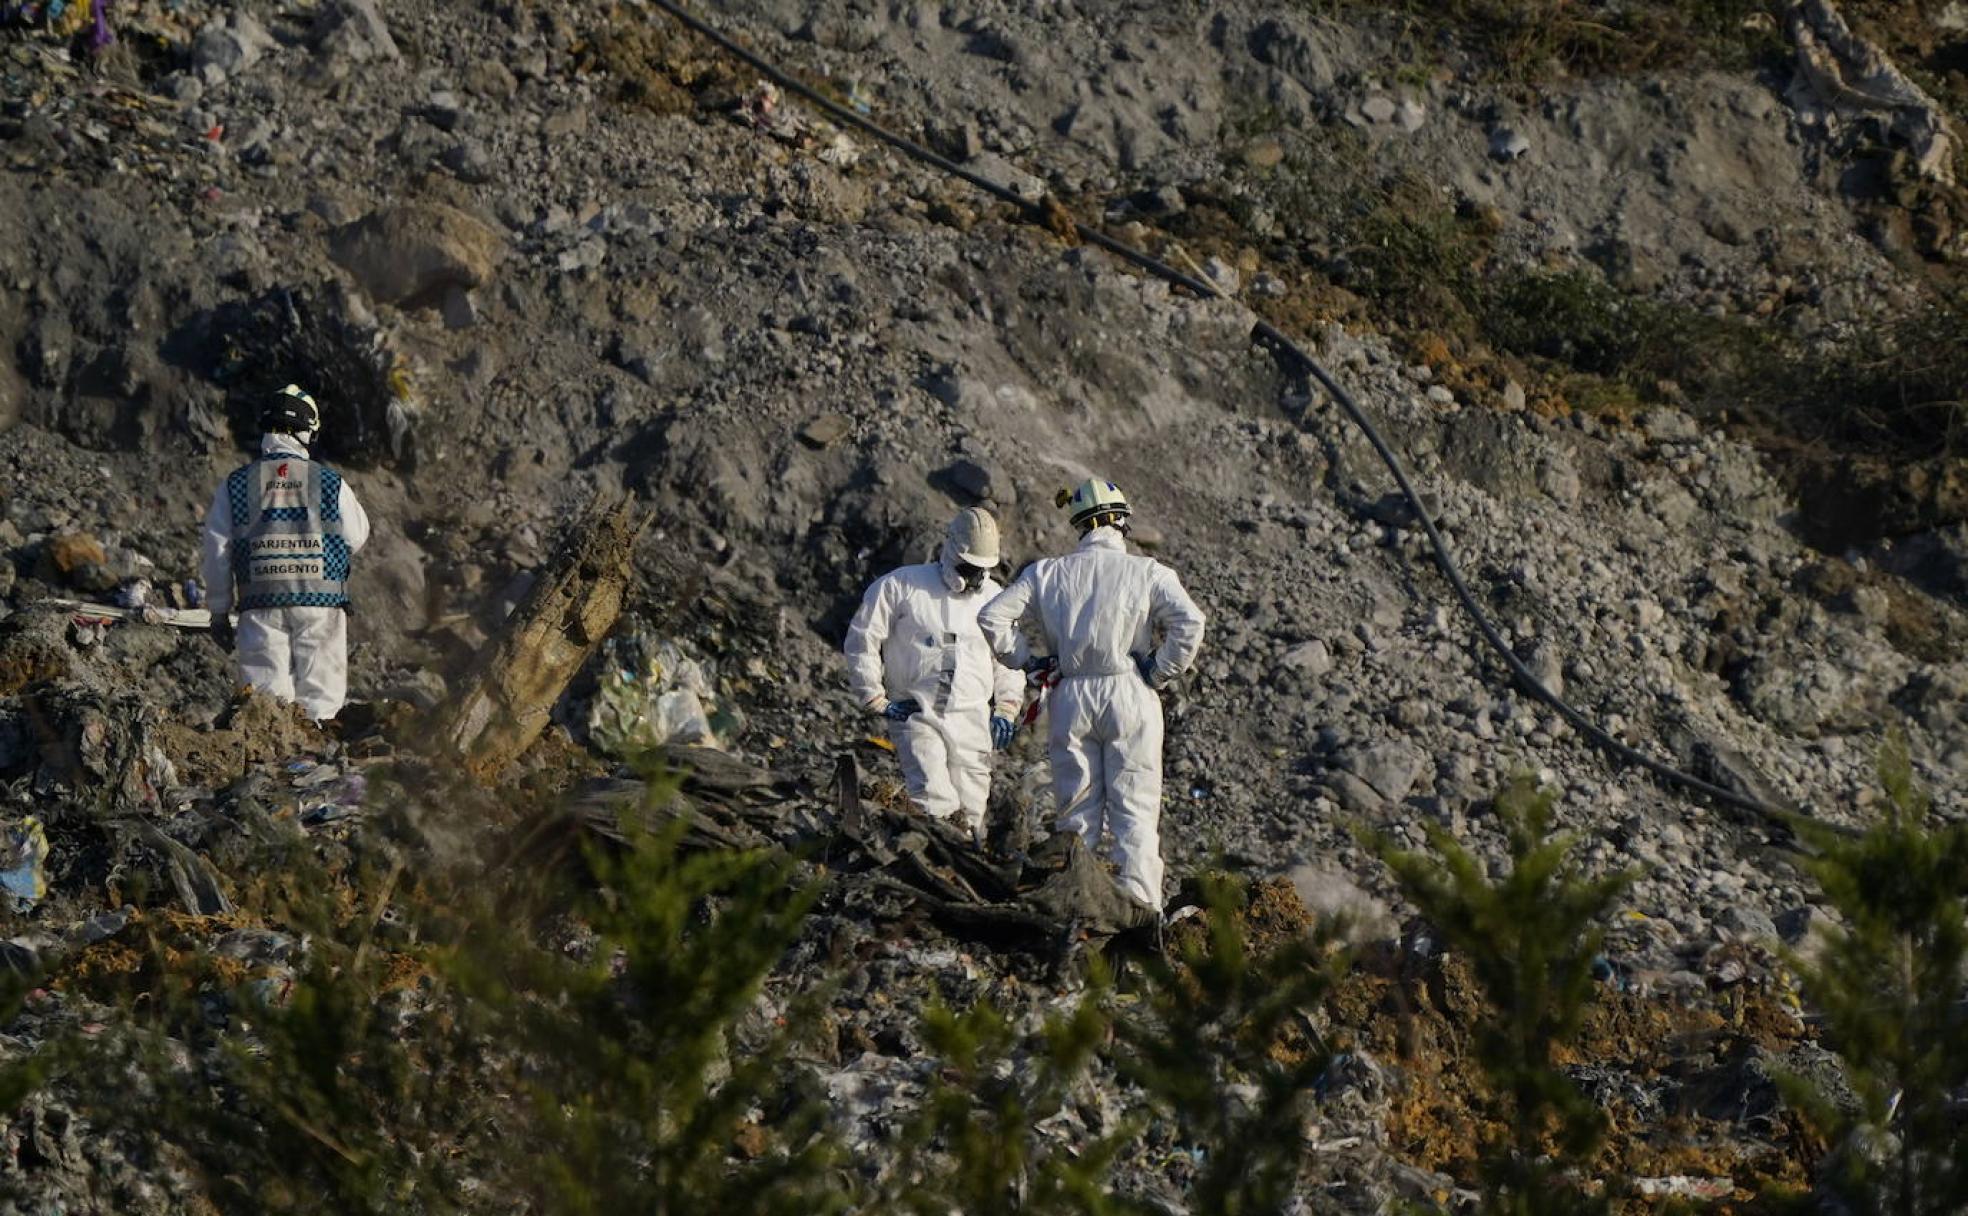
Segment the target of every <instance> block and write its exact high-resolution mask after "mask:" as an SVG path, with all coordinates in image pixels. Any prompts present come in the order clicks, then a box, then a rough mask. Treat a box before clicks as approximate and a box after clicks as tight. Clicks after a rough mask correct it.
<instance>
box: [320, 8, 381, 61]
mask: <svg viewBox="0 0 1968 1216" xmlns="http://www.w3.org/2000/svg"><path fill="white" fill-rule="evenodd" d="M308 45H309V46H310V47H312V48H313V49H314V53H315V54H317V55H323V56H327V57H330V58H337V59H348V60H352V61H354V62H356V63H368V62H370V61H371V60H377V59H401V58H402V57H403V55H402V53H401V52H400V51H398V50H397V49H396V39H394V38H392V37H390V31H389V23H388V22H387V21H384V20H383V14H382V10H381V9H380V8H378V7H377V5H376V0H327V3H325V4H323V5H322V6H321V10H320V12H319V13H318V14H317V15H316V16H315V19H314V28H313V29H312V30H311V31H310V32H309V34H308Z"/></svg>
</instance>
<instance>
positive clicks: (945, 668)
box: [844, 562, 1025, 830]
mask: <svg viewBox="0 0 1968 1216" xmlns="http://www.w3.org/2000/svg"><path fill="white" fill-rule="evenodd" d="M999 590H1000V588H999V585H998V583H997V582H996V581H995V580H993V579H990V578H986V579H984V581H983V583H982V585H981V586H979V588H978V589H977V590H975V591H969V592H966V591H964V590H962V582H961V581H960V580H959V579H957V577H956V575H955V574H954V573H952V572H950V571H949V570H948V569H947V568H946V563H944V562H928V563H925V564H923V565H920V566H903V567H902V568H901V569H899V570H895V571H892V572H890V573H888V574H884V575H883V576H882V577H880V578H878V579H876V580H875V581H874V582H873V583H872V584H870V585H869V587H868V590H867V593H866V594H865V595H863V596H862V597H861V607H860V609H859V611H857V612H856V613H855V614H854V620H853V622H852V623H851V624H850V625H849V626H848V629H847V644H846V646H845V648H844V649H845V650H846V653H847V663H848V685H849V687H850V689H851V690H852V691H853V693H854V697H855V699H856V700H857V701H859V702H861V704H862V705H863V706H865V707H866V708H867V709H869V710H870V711H872V712H875V713H880V712H881V711H882V710H883V709H884V708H886V707H887V705H888V703H889V702H890V701H915V702H917V703H918V704H920V705H921V706H922V712H920V713H918V714H916V715H915V716H914V717H912V718H910V719H909V720H908V721H906V722H891V723H889V726H888V736H889V739H890V740H891V741H892V742H893V743H894V744H895V754H896V756H897V758H898V759H900V760H901V762H902V779H903V782H904V783H905V784H906V785H907V786H908V790H909V800H910V801H911V802H913V803H915V804H916V806H917V807H918V808H919V809H920V810H921V811H922V812H923V813H924V814H925V815H930V816H933V817H935V818H937V819H944V818H948V817H950V816H952V815H957V814H959V813H961V816H962V819H963V821H965V822H967V823H968V824H969V825H970V826H971V828H972V830H976V829H978V828H979V827H981V825H982V824H983V822H984V811H985V805H986V803H987V802H988V801H989V800H990V794H991V717H992V715H993V714H997V715H1001V716H1003V717H1006V718H1012V719H1014V720H1015V719H1016V718H1017V717H1018V711H1019V709H1020V708H1021V706H1022V704H1023V702H1024V697H1025V681H1024V678H1023V677H1022V676H1021V675H1020V674H1019V673H1018V672H1016V671H1012V670H1011V669H1009V668H1006V667H1001V666H999V665H998V662H997V661H996V660H995V659H994V658H993V657H992V655H991V648H990V646H988V645H987V644H986V643H985V641H984V635H983V634H982V633H980V632H979V631H978V628H977V610H978V609H979V608H982V607H983V606H984V605H985V604H987V603H989V602H990V601H991V599H992V597H994V596H996V595H997V594H998V591H999Z"/></svg>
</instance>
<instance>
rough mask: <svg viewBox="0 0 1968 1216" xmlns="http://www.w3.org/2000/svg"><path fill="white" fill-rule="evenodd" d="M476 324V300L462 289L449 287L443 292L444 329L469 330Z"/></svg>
mask: <svg viewBox="0 0 1968 1216" xmlns="http://www.w3.org/2000/svg"><path fill="white" fill-rule="evenodd" d="M476 324H478V299H477V297H476V296H475V295H473V294H472V293H471V292H470V291H468V290H466V289H465V288H463V287H456V286H454V287H450V288H447V289H446V290H445V292H444V327H445V328H446V329H470V328H471V327H472V326H474V325H476Z"/></svg>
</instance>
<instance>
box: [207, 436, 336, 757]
mask: <svg viewBox="0 0 1968 1216" xmlns="http://www.w3.org/2000/svg"><path fill="white" fill-rule="evenodd" d="M260 452H261V454H262V455H267V454H272V453H275V452H291V453H293V454H294V455H296V456H306V455H307V454H308V450H307V447H306V445H305V444H303V443H302V442H301V441H300V440H299V439H298V438H296V437H295V436H293V435H278V434H268V435H265V436H263V437H261V439H260ZM340 501H341V511H342V535H343V537H344V538H346V539H347V541H348V546H349V550H350V552H355V551H357V550H360V549H361V548H362V546H363V545H364V544H365V543H367V542H368V540H369V515H368V513H367V512H365V511H364V510H363V509H362V504H361V503H360V502H357V501H356V498H355V491H354V490H351V489H350V488H349V484H348V481H347V480H346V479H344V480H343V481H342V492H341V496H340ZM232 543H233V527H232V511H231V510H230V507H229V505H228V503H227V501H226V487H225V483H224V482H220V483H219V488H218V490H217V492H216V493H214V494H213V496H212V505H211V508H210V509H209V510H207V511H206V512H205V533H204V543H203V546H202V552H201V556H200V562H199V567H200V573H201V574H202V575H203V577H204V580H205V606H206V607H207V608H210V609H211V610H212V615H213V617H215V618H216V617H219V616H222V615H224V614H227V613H230V612H231V611H232V603H233V583H232V555H231V550H232ZM236 653H237V655H238V658H239V678H240V679H242V680H244V681H245V682H246V683H248V684H251V685H252V686H253V687H254V688H257V689H259V690H260V691H262V692H265V693H269V694H271V695H272V696H275V697H278V698H279V699H281V700H282V701H298V702H299V703H300V705H301V708H302V709H304V710H306V711H307V716H308V717H310V718H312V719H314V720H315V721H317V722H319V721H321V720H323V719H326V718H332V717H334V716H335V715H336V714H337V713H339V712H341V708H342V704H343V703H344V702H345V701H347V700H348V612H347V611H346V610H344V609H341V608H256V609H253V610H252V611H250V612H242V613H240V614H239V632H238V636H237V638H236Z"/></svg>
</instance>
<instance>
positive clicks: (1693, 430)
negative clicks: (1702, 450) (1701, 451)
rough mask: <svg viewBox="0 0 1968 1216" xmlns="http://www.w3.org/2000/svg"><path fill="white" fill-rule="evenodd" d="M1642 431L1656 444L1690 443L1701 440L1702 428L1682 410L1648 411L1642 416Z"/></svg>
mask: <svg viewBox="0 0 1968 1216" xmlns="http://www.w3.org/2000/svg"><path fill="white" fill-rule="evenodd" d="M1640 429H1641V430H1643V431H1645V432H1647V438H1649V439H1651V440H1653V441H1654V442H1655V443H1688V442H1691V441H1693V440H1696V439H1699V438H1701V427H1700V426H1698V425H1697V424H1696V423H1695V420H1694V419H1693V418H1690V417H1688V415H1686V414H1684V413H1682V412H1681V411H1680V410H1670V409H1652V410H1648V411H1647V412H1646V413H1644V414H1642V415H1640Z"/></svg>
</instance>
